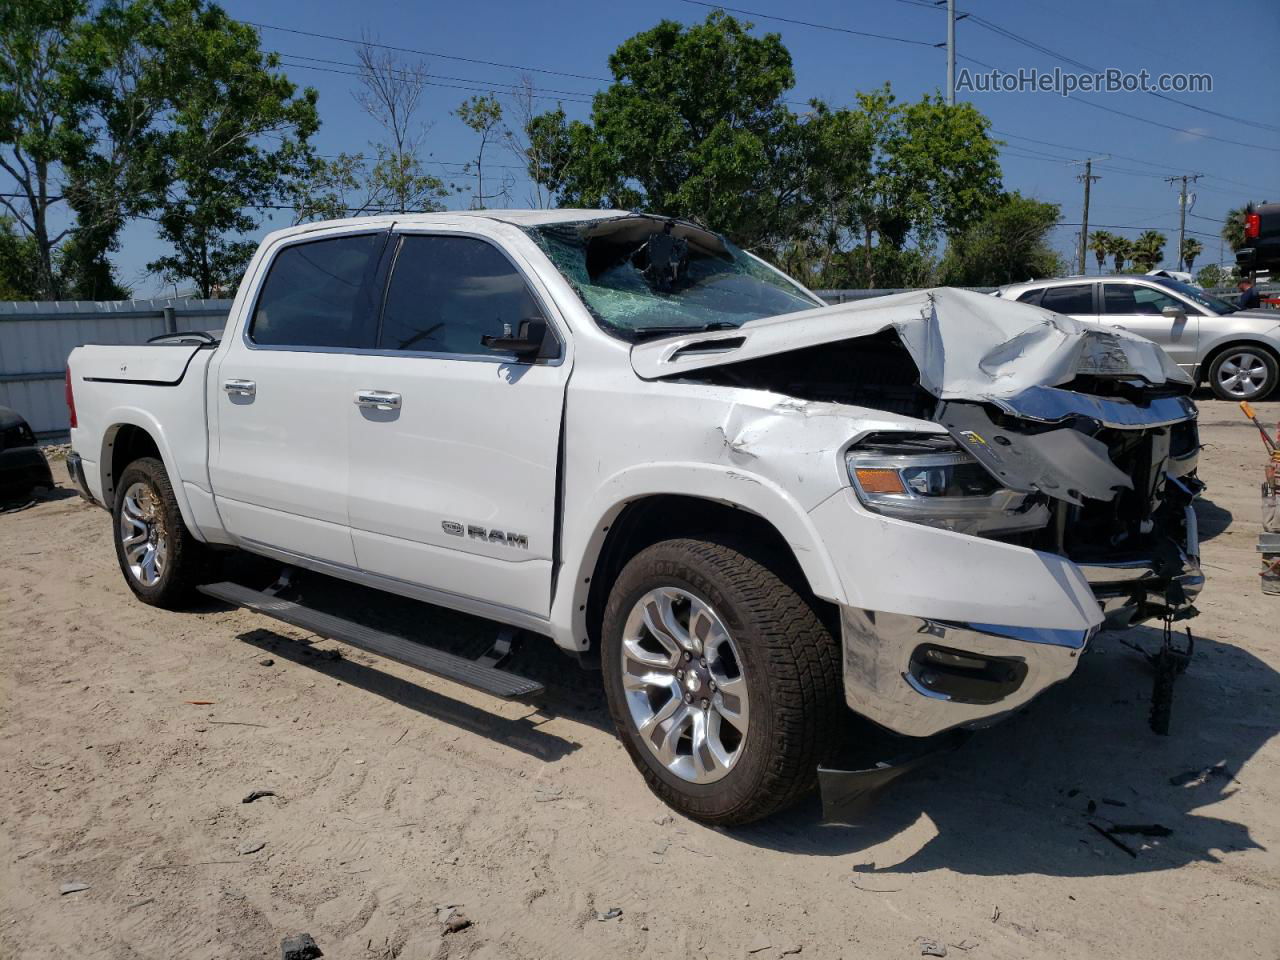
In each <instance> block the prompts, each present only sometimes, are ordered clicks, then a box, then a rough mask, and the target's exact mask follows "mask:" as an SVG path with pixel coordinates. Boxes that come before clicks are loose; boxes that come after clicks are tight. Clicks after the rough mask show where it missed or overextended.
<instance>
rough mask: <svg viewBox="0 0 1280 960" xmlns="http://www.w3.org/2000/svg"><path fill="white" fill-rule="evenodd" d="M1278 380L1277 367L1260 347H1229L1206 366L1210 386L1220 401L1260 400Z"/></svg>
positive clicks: (1274, 386) (1279, 378) (1279, 376)
mask: <svg viewBox="0 0 1280 960" xmlns="http://www.w3.org/2000/svg"><path fill="white" fill-rule="evenodd" d="M1278 381H1280V364H1277V362H1276V358H1275V357H1274V356H1272V355H1271V354H1270V353H1269V352H1268V351H1267V350H1265V349H1263V348H1262V347H1254V346H1237V347H1228V348H1227V349H1226V350H1224V351H1222V353H1220V354H1218V355H1217V356H1216V357H1214V358H1213V362H1212V363H1211V364H1209V386H1210V388H1211V389H1212V390H1213V393H1214V395H1215V396H1216V397H1217V398H1218V399H1219V400H1263V399H1266V397H1267V395H1268V394H1270V393H1271V392H1272V391H1273V390H1274V389H1275V388H1276V383H1277V382H1278Z"/></svg>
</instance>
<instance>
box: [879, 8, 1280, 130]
mask: <svg viewBox="0 0 1280 960" xmlns="http://www.w3.org/2000/svg"><path fill="white" fill-rule="evenodd" d="M899 2H900V3H907V4H910V5H912V6H919V7H926V8H930V7H932V5H931V4H929V3H927V2H923V0H899ZM932 8H933V9H938V8H936V7H932ZM967 16H968V19H970V20H972V21H973V22H974V23H976V24H977V25H978V26H980V27H982V28H983V29H985V30H989V31H990V32H992V33H995V34H996V35H998V36H1002V37H1004V38H1005V39H1007V40H1012V41H1013V42H1014V43H1019V44H1022V45H1023V46H1025V47H1028V48H1029V49H1032V50H1035V51H1037V52H1039V53H1043V54H1045V55H1046V56H1048V57H1052V58H1053V59H1055V60H1061V61H1062V62H1063V63H1065V64H1067V65H1068V66H1072V67H1076V68H1077V69H1079V70H1085V71H1087V72H1089V73H1102V72H1103V71H1102V70H1100V69H1099V68H1098V67H1095V66H1092V65H1091V64H1088V63H1085V62H1083V61H1081V60H1077V59H1075V58H1074V57H1069V56H1067V55H1066V54H1065V53H1059V52H1058V51H1056V50H1052V49H1050V48H1049V47H1046V46H1045V45H1044V44H1042V43H1040V42H1038V41H1036V40H1032V39H1030V38H1028V37H1024V36H1022V35H1021V34H1018V33H1015V32H1014V31H1012V30H1010V29H1008V28H1007V27H1002V26H1000V24H998V23H995V22H993V21H991V20H988V19H987V18H986V17H982V16H979V15H978V14H976V13H969V14H968V15H967ZM1141 92H1142V93H1146V94H1150V95H1151V96H1153V97H1157V98H1159V99H1161V100H1166V101H1168V102H1169V103H1176V104H1177V105H1178V106H1180V107H1186V108H1187V109H1188V110H1195V111H1197V112H1199V113H1204V114H1208V115H1209V116H1214V117H1219V118H1221V119H1223V120H1231V121H1234V122H1235V123H1240V124H1244V125H1245V126H1248V127H1253V128H1255V129H1258V130H1267V131H1271V132H1273V133H1280V126H1276V125H1274V124H1270V123H1263V122H1262V121H1259V120H1252V119H1249V118H1247V117H1238V116H1236V115H1235V114H1231V113H1223V112H1222V111H1221V110H1214V109H1212V108H1210V107H1202V106H1200V105H1199V104H1196V103H1188V102H1187V101H1186V100H1179V99H1178V98H1177V97H1171V96H1169V95H1168V94H1167V93H1162V92H1160V91H1159V90H1143V91H1141ZM1082 102H1084V103H1088V102H1090V101H1082ZM1262 149H1270V148H1265V147H1264V148H1262Z"/></svg>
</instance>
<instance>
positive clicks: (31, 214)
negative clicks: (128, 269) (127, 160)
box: [0, 0, 87, 298]
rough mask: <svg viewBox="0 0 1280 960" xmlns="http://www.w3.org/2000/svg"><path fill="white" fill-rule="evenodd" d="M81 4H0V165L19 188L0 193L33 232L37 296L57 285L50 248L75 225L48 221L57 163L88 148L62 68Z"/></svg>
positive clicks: (77, 96)
mask: <svg viewBox="0 0 1280 960" xmlns="http://www.w3.org/2000/svg"><path fill="white" fill-rule="evenodd" d="M86 11H87V8H86V5H85V2H84V0H9V2H7V3H4V4H0V147H2V148H3V149H2V150H0V169H3V170H4V171H5V172H6V173H7V174H8V175H9V176H10V177H12V178H13V181H14V184H15V186H16V188H17V190H16V192H18V193H20V194H21V197H20V198H12V197H0V203H3V205H4V207H5V209H6V210H7V211H8V213H9V214H10V216H11V217H12V218H13V220H14V221H15V222H16V223H17V224H18V225H19V226H20V227H21V228H22V230H23V231H25V232H26V234H27V235H28V236H30V237H31V238H32V241H33V243H34V251H35V256H36V274H35V289H34V290H33V292H34V293H38V294H39V296H40V297H41V298H49V297H56V296H58V295H59V294H60V292H61V284H60V283H59V281H58V278H57V275H56V270H55V258H54V252H55V250H56V249H57V246H58V244H59V243H60V242H61V241H62V240H63V238H65V237H66V236H68V235H69V234H70V233H71V230H72V227H70V226H68V227H65V228H62V229H58V228H57V227H55V226H53V225H52V224H51V222H50V209H51V208H52V207H54V206H55V205H56V204H58V203H59V202H60V201H61V200H62V197H61V190H60V188H59V185H58V179H59V177H60V173H61V169H62V167H63V166H64V165H71V164H73V163H74V161H75V159H76V158H77V157H79V156H80V155H81V154H82V153H83V151H84V150H85V149H86V148H87V144H86V138H85V135H84V133H83V131H82V130H81V128H80V118H81V114H82V112H83V110H84V108H85V104H84V100H83V96H82V95H81V94H82V91H80V90H77V89H76V85H75V84H73V83H70V82H69V74H68V70H67V68H68V66H69V64H68V59H69V56H70V53H71V49H72V47H73V45H74V43H75V40H76V36H77V34H78V33H79V32H80V31H82V30H83V29H85V13H86ZM71 75H74V71H72V74H71Z"/></svg>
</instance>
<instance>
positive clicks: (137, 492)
mask: <svg viewBox="0 0 1280 960" xmlns="http://www.w3.org/2000/svg"><path fill="white" fill-rule="evenodd" d="M112 517H113V518H114V520H115V524H114V531H115V536H114V540H115V545H116V559H117V560H118V561H119V562H120V571H121V572H122V573H123V574H124V579H125V582H126V583H127V584H129V589H131V590H132V591H133V592H134V593H135V594H136V595H137V597H138V599H139V600H141V601H142V602H143V603H149V604H151V605H152V606H155V607H167V608H170V609H175V608H178V607H181V606H183V605H184V604H185V603H186V602H187V601H188V600H190V599H191V597H192V595H193V593H194V591H195V586H196V584H197V583H199V582H200V577H201V574H202V573H204V572H205V567H206V552H207V548H206V547H205V546H204V544H202V543H201V542H200V541H198V540H197V539H196V538H195V537H193V536H192V535H191V532H190V531H189V530H188V529H187V526H186V524H185V523H183V522H182V514H181V512H180V511H179V510H178V501H177V499H176V498H175V497H174V495H173V485H172V484H171V483H170V482H169V475H168V474H167V473H166V472H165V469H164V464H163V463H161V462H160V461H159V460H157V459H156V458H155V457H143V458H142V459H140V460H135V461H134V462H133V463H131V464H129V466H127V467H125V469H124V472H123V473H121V475H120V481H119V483H117V484H116V501H115V507H114V509H113V510H112Z"/></svg>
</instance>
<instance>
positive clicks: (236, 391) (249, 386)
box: [222, 380, 258, 397]
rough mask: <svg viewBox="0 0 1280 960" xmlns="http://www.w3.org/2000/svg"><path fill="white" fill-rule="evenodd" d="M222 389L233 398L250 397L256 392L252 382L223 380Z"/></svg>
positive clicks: (256, 389)
mask: <svg viewBox="0 0 1280 960" xmlns="http://www.w3.org/2000/svg"><path fill="white" fill-rule="evenodd" d="M222 389H223V390H225V391H226V392H227V393H229V394H230V395H231V396H233V397H252V396H254V395H255V394H256V393H257V392H258V385H257V384H256V383H254V382H253V381H252V380H224V381H222Z"/></svg>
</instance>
